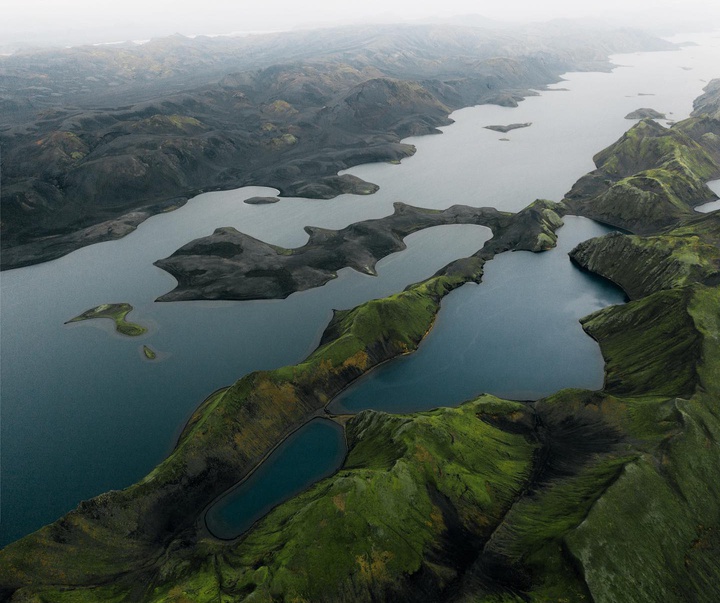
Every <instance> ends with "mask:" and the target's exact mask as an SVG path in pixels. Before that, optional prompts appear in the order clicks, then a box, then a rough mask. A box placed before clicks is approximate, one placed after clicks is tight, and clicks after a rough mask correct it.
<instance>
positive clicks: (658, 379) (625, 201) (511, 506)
mask: <svg viewBox="0 0 720 603" xmlns="http://www.w3.org/2000/svg"><path fill="white" fill-rule="evenodd" d="M711 92H712V91H709V92H708V96H707V97H706V98H705V99H704V100H702V101H701V102H699V103H698V104H697V105H696V110H695V112H694V116H693V117H692V118H690V119H688V120H685V121H683V122H679V123H678V124H677V125H676V126H674V127H673V128H669V129H666V128H662V127H660V126H658V125H657V124H654V122H649V121H642V122H640V123H639V124H637V125H635V126H634V127H633V128H632V129H631V130H630V131H629V132H628V133H627V134H626V135H624V136H623V137H622V138H621V139H620V140H619V141H618V142H616V143H615V144H613V145H611V146H610V147H608V149H606V150H605V151H602V152H601V153H599V154H598V155H597V156H596V157H595V163H596V166H597V169H596V171H594V172H592V173H591V174H588V175H587V176H585V177H584V178H582V179H580V180H579V181H578V182H577V183H576V184H575V186H574V187H573V189H572V190H571V191H570V192H569V193H568V195H567V197H566V199H564V200H563V202H562V203H552V202H549V201H539V202H536V203H535V204H533V205H531V206H530V207H528V208H526V209H525V210H523V211H522V212H519V213H518V214H514V215H508V216H507V217H506V224H505V225H504V227H503V228H500V229H498V230H497V232H495V231H494V235H495V236H494V237H493V239H491V240H490V241H488V242H487V243H486V245H485V246H484V248H483V249H482V250H480V251H479V252H478V253H477V254H475V255H474V256H471V257H469V258H465V259H462V260H457V261H455V262H452V263H451V264H449V265H448V266H446V267H445V268H444V269H442V270H440V271H439V272H438V273H437V274H436V275H434V276H433V277H431V278H429V279H427V280H426V281H423V282H421V283H417V284H415V285H411V286H410V287H408V288H407V289H406V290H404V291H402V292H399V293H397V294H394V295H391V296H389V297H387V298H384V299H379V300H372V301H369V302H367V303H364V304H362V305H360V306H358V307H356V308H354V309H352V310H346V311H339V312H336V313H335V315H334V317H333V319H332V321H331V322H330V324H329V325H328V326H327V328H326V330H325V332H324V334H323V337H322V339H321V341H320V344H319V347H318V348H317V349H316V350H315V351H314V352H313V353H312V354H311V355H310V356H308V357H307V358H306V359H305V360H304V361H302V362H300V363H299V364H297V365H293V366H287V367H284V368H280V369H277V370H273V371H260V372H256V373H252V374H250V375H247V376H245V377H243V378H242V379H240V380H239V381H237V382H236V383H235V384H233V385H232V386H231V387H229V388H227V389H223V390H219V391H218V392H215V393H214V394H213V395H211V396H210V397H208V398H207V400H206V401H205V402H204V403H203V404H202V405H201V406H200V407H199V408H198V410H197V411H196V412H195V413H194V415H193V416H192V418H191V419H190V421H189V422H188V424H187V425H186V427H185V429H184V431H183V433H182V434H181V436H180V439H179V441H178V444H177V446H176V448H175V450H174V451H173V452H172V453H171V454H170V456H169V457H168V458H167V459H166V460H165V461H163V462H162V463H161V464H160V465H159V466H158V467H157V468H156V469H155V470H154V471H153V472H151V473H150V474H149V475H148V476H147V477H146V478H144V479H143V480H141V481H140V482H139V483H137V484H135V485H133V486H131V487H129V488H127V489H125V490H122V491H114V492H109V493H107V494H104V495H102V496H99V497H97V498H94V499H92V500H90V501H87V502H84V503H82V504H81V505H80V506H79V507H78V509H77V510H75V511H73V512H71V513H69V514H68V515H66V516H65V517H64V518H62V519H60V520H58V521H57V522H55V523H53V524H51V525H50V526H47V527H45V528H43V529H41V530H39V531H38V532H36V533H34V534H32V535H30V536H27V537H25V538H23V539H22V540H20V541H18V542H16V543H14V544H11V545H9V546H8V547H6V548H5V549H4V550H3V551H2V552H0V593H2V597H3V598H4V599H6V600H10V599H11V598H12V600H13V601H23V600H33V599H37V600H43V601H58V602H60V601H68V600H70V599H72V600H73V601H112V600H116V601H153V602H155V601H156V602H169V601H188V600H189V601H196V602H198V603H199V602H206V601H207V602H209V601H217V600H223V599H224V600H235V601H248V602H250V601H268V602H269V601H274V600H287V601H289V600H298V601H303V600H304V601H348V600H353V601H439V600H456V601H484V602H488V603H491V602H492V603H498V602H500V601H518V602H519V601H547V600H569V601H583V600H592V601H598V602H603V603H604V602H611V601H623V602H628V603H645V602H647V601H668V602H673V603H680V602H681V601H687V600H698V601H700V600H708V601H709V600H713V599H715V598H717V596H718V595H719V594H720V593H719V591H718V586H717V585H718V579H720V570H719V569H718V568H720V544H719V542H718V537H717V535H718V534H719V533H720V469H719V468H720V447H719V446H718V444H717V443H718V441H720V412H719V411H718V405H717V401H718V399H720V380H719V379H718V374H720V373H719V371H718V368H719V367H720V310H719V309H720V279H718V270H719V268H720V267H719V265H718V252H717V250H718V248H719V247H720V215H719V214H718V212H714V213H710V214H706V215H703V216H698V214H697V213H695V212H694V211H693V207H695V206H696V205H699V204H700V203H702V202H703V201H705V200H707V199H708V198H709V197H710V196H711V193H710V192H709V189H707V187H706V186H705V183H706V182H707V181H708V180H709V179H711V178H717V177H718V176H720V145H719V144H718V141H719V140H720V122H718V120H717V119H716V117H713V112H714V111H716V110H717V106H718V105H717V97H716V96H713V95H712V94H711ZM413 211H421V210H415V209H414V208H413ZM570 211H573V212H578V213H582V214H584V215H589V216H591V217H597V218H598V219H602V220H603V221H604V222H607V223H610V224H616V225H618V226H621V227H622V228H623V229H624V230H626V231H628V234H611V235H607V236H605V237H600V238H598V239H592V240H590V241H587V242H586V243H583V244H581V245H580V246H578V248H576V249H575V250H574V251H573V254H572V255H573V259H574V261H575V262H577V263H578V264H579V265H580V266H582V267H583V268H584V269H586V270H589V271H592V272H594V273H596V274H599V275H601V276H603V277H604V278H608V279H611V280H613V281H614V282H616V283H618V284H619V285H620V286H622V287H623V288H624V289H625V290H626V292H627V293H628V297H629V298H630V301H629V302H628V303H627V304H624V305H619V306H611V307H608V308H605V309H603V310H600V311H598V312H595V313H594V314H592V315H590V316H588V317H586V318H584V319H583V321H582V322H583V328H584V329H585V330H586V331H587V332H588V334H589V335H591V336H592V337H593V338H594V339H596V340H597V341H598V342H599V344H600V348H601V350H602V354H603V357H604V359H605V383H604V386H603V388H602V389H601V390H599V391H587V390H578V389H569V390H563V391H560V392H558V393H556V394H554V395H551V396H549V397H547V398H544V399H541V400H538V401H535V402H519V401H510V400H501V399H498V398H495V397H493V396H487V395H483V396H480V397H478V398H476V399H474V400H470V401H468V402H466V403H465V404H462V405H460V406H459V407H457V408H454V409H444V408H442V409H438V410H435V411H431V412H423V413H416V414H412V415H390V414H387V413H382V412H375V411H364V412H362V413H360V414H358V415H357V416H354V417H350V418H345V420H344V421H343V423H344V424H345V431H346V435H347V441H348V449H349V452H348V455H347V457H346V459H345V462H344V464H343V466H342V468H341V469H340V470H339V471H338V472H337V473H336V474H335V475H333V476H331V477H329V478H327V479H324V480H322V481H320V482H318V483H317V484H315V485H314V486H312V487H310V488H309V489H307V490H306V491H305V492H303V493H302V494H300V495H298V496H295V497H293V498H292V499H290V500H288V501H287V502H285V503H283V504H281V505H280V506H278V507H277V508H275V509H274V510H273V511H271V512H270V513H269V514H268V515H267V516H266V517H265V518H263V519H262V520H260V521H259V522H258V523H256V524H255V525H254V526H253V527H252V528H251V529H250V530H249V531H248V532H247V533H246V534H244V535H243V536H242V537H240V538H238V539H236V540H234V541H231V542H221V541H218V540H217V539H214V538H212V537H210V536H209V535H208V533H207V532H206V531H205V530H204V527H203V514H204V512H205V510H206V509H207V507H208V505H210V504H211V503H212V502H213V501H214V500H216V499H217V497H218V496H220V495H221V494H222V493H223V492H225V491H226V490H227V489H228V488H230V487H231V486H232V485H233V484H235V483H237V482H238V481H239V480H241V479H242V478H243V476H245V475H247V474H248V472H250V471H251V470H252V469H253V468H254V467H255V466H256V465H257V464H258V463H259V462H260V461H261V459H262V458H264V456H265V455H266V454H267V452H268V451H269V450H271V449H272V448H273V447H274V446H275V445H276V444H277V442H279V441H281V440H282V439H283V438H284V437H286V436H287V435H288V434H289V433H292V431H294V429H296V428H297V426H298V425H302V424H303V423H305V422H307V421H308V420H310V419H311V418H312V417H314V416H317V414H318V413H322V412H323V409H324V408H325V406H326V405H327V404H328V402H329V401H330V400H331V399H332V397H333V396H335V395H336V394H337V393H338V392H339V391H340V390H342V389H343V388H344V387H345V386H347V384H348V383H350V382H352V381H353V380H355V379H357V378H358V377H359V376H361V375H363V374H365V373H367V372H368V371H369V370H371V369H372V368H373V367H375V366H377V365H378V364H379V363H381V362H384V361H387V360H389V359H392V358H394V357H397V356H399V355H402V354H407V353H412V351H413V350H415V349H416V348H417V346H418V344H419V343H420V341H422V339H423V338H424V336H425V335H426V334H427V332H428V330H429V329H430V328H431V327H432V324H433V321H434V319H435V316H436V314H437V312H438V310H439V307H440V302H441V300H442V298H443V297H444V296H445V295H447V294H448V293H449V292H450V291H452V290H454V289H456V288H457V287H459V286H461V285H462V284H464V283H467V282H479V281H481V279H482V273H483V265H484V262H485V261H486V259H487V258H489V257H492V255H493V254H495V253H500V252H502V251H505V250H509V249H519V248H524V249H528V248H531V249H534V250H535V251H538V252H542V250H543V249H547V248H549V247H551V246H552V245H553V243H554V241H553V236H554V235H553V233H554V230H555V229H556V228H557V226H559V224H560V220H559V216H560V215H562V214H563V213H567V212H570ZM338 232H340V231H338ZM529 233H530V234H529ZM337 236H338V235H337V233H335V234H334V235H333V237H337ZM331 238H332V237H331ZM639 493H642V495H639ZM409 501H410V503H411V504H409ZM609 576H611V577H612V579H608V577H609ZM639 577H641V579H639Z"/></svg>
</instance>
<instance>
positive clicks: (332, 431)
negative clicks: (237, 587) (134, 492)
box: [205, 419, 347, 539]
mask: <svg viewBox="0 0 720 603" xmlns="http://www.w3.org/2000/svg"><path fill="white" fill-rule="evenodd" d="M346 452H347V447H346V445H345V436H344V433H343V429H342V427H340V426H339V425H337V424H336V423H333V422H332V421H328V420H327V419H314V420H313V421H310V422H309V423H307V424H306V425H304V426H303V427H301V428H300V429H299V430H298V431H296V432H295V433H294V434H292V435H291V436H290V437H289V438H288V439H287V440H285V441H284V442H283V443H282V444H281V445H280V446H279V447H278V448H277V449H276V450H274V451H273V453H272V454H271V455H270V456H269V457H268V458H267V459H266V460H265V462H263V464H262V465H260V467H258V469H257V470H256V471H255V472H254V473H253V474H252V475H250V477H248V478H247V479H246V480H245V481H244V482H243V483H242V484H240V485H239V486H238V487H237V488H236V489H234V490H232V491H231V492H229V493H228V494H226V495H225V496H223V497H222V498H221V499H219V500H218V502H216V503H215V504H214V505H213V506H212V507H211V508H210V510H209V511H208V512H207V514H206V515H205V521H206V525H207V527H208V529H209V530H210V532H211V533H212V534H213V535H215V536H217V537H218V538H225V539H230V538H234V537H236V536H238V535H239V534H241V533H242V532H244V531H245V530H247V529H248V528H249V527H250V526H251V525H252V524H253V523H254V522H255V521H256V520H258V519H259V518H261V517H262V516H263V515H265V514H266V513H267V512H268V511H269V509H270V508H272V507H274V506H275V505H277V504H279V503H281V502H283V501H284V500H287V499H288V498H289V497H291V496H293V495H294V494H297V493H298V492H301V491H302V490H304V489H305V488H307V487H308V485H309V484H311V483H314V482H316V481H318V480H320V479H322V478H323V477H327V476H328V475H331V474H332V473H334V472H335V471H337V469H338V468H339V467H340V466H341V465H342V462H343V460H344V458H345V454H346Z"/></svg>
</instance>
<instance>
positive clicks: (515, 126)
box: [485, 122, 532, 134]
mask: <svg viewBox="0 0 720 603" xmlns="http://www.w3.org/2000/svg"><path fill="white" fill-rule="evenodd" d="M530 126H532V123H531V122H527V123H522V124H510V125H507V126H485V129H486V130H493V131H494V132H502V133H503V134H507V133H508V132H511V131H512V130H517V129H518V128H529V127H530Z"/></svg>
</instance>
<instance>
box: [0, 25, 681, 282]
mask: <svg viewBox="0 0 720 603" xmlns="http://www.w3.org/2000/svg"><path fill="white" fill-rule="evenodd" d="M667 47H668V44H667V43H665V42H662V41H660V40H657V39H654V38H651V37H648V36H646V35H644V34H641V33H639V32H632V31H627V30H623V31H605V32H600V33H599V32H594V31H589V30H588V31H578V30H572V31H566V30H563V29H559V28H558V26H557V25H549V26H547V27H545V28H535V29H533V30H530V31H528V30H524V31H508V30H503V31H502V32H494V31H491V30H485V29H477V28H470V27H449V26H427V25H422V26H404V27H398V26H384V27H373V28H362V27H360V28H352V29H330V30H321V31H314V32H295V33H288V34H273V35H267V36H251V37H244V38H207V37H198V38H194V39H189V38H185V37H183V36H172V37H170V38H164V39H159V40H153V41H151V42H149V43H147V44H145V45H135V44H125V45H112V46H87V47H78V48H70V49H58V50H45V51H35V52H23V53H18V54H15V55H12V56H10V57H3V58H2V59H0V148H1V150H2V184H3V186H2V196H1V197H0V203H1V208H2V249H3V256H2V268H12V267H18V266H22V265H27V264H32V263H36V262H39V261H44V260H47V259H51V258H54V257H58V256H60V255H63V254H65V253H68V252H69V251H71V250H73V249H76V248H78V247H80V246H83V245H87V244H89V243H92V242H97V241H100V240H105V239H109V238H116V237H117V236H122V235H124V234H127V232H130V231H131V230H132V228H134V227H135V226H136V225H137V223H139V221H141V220H142V219H144V218H145V217H147V216H149V215H152V214H153V213H157V212H158V211H163V210H165V209H167V207H168V206H169V205H170V206H177V205H178V204H180V203H182V202H183V201H184V199H186V198H188V197H189V196H192V195H194V194H197V193H198V192H201V191H203V190H209V189H228V188H234V187H239V186H243V185H249V184H257V185H268V186H274V187H277V188H278V189H280V191H281V193H282V194H285V195H303V196H308V197H316V198H329V197H332V196H335V195H337V194H340V193H347V192H350V193H360V194H369V193H371V192H373V190H374V188H373V187H372V186H370V185H369V184H368V183H364V182H358V181H351V180H349V179H347V178H345V179H339V178H337V177H336V174H337V172H338V171H339V170H342V169H345V168H348V167H351V166H353V165H357V164H359V163H366V162H371V161H389V160H397V159H400V158H402V157H406V156H408V155H410V154H412V153H413V152H414V149H413V148H412V147H411V146H409V145H404V144H401V143H400V140H401V139H402V138H404V137H406V136H409V135H417V134H427V133H432V132H436V131H437V130H436V128H437V126H440V125H445V124H447V123H449V119H448V114H449V113H450V112H451V111H452V110H453V109H456V108H459V107H463V106H468V105H472V104H477V103H498V104H503V105H510V106H512V105H514V104H516V103H517V102H518V101H519V100H521V99H522V98H523V97H524V96H526V95H528V94H531V92H529V88H540V87H542V86H544V85H546V84H548V83H551V82H555V81H557V80H558V78H559V74H561V73H563V72H565V71H568V70H570V69H573V70H578V69H599V68H607V63H606V62H605V61H606V57H607V54H608V53H610V52H626V51H632V50H640V49H643V50H648V49H660V48H667Z"/></svg>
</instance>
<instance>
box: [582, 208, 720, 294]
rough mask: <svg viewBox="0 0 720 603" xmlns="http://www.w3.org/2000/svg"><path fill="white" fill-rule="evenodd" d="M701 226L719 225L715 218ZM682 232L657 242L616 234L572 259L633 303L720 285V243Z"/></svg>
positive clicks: (585, 244) (594, 242)
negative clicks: (664, 293) (701, 285)
mask: <svg viewBox="0 0 720 603" xmlns="http://www.w3.org/2000/svg"><path fill="white" fill-rule="evenodd" d="M701 220H702V222H705V223H712V224H714V225H716V224H717V222H718V220H717V217H715V216H710V217H708V218H702V219H701ZM696 225H697V223H696ZM708 225H709V224H708ZM692 230H697V229H692ZM701 230H702V229H701ZM679 232H680V230H671V231H670V232H669V233H668V234H667V235H660V236H654V237H639V236H635V235H623V234H620V233H611V234H609V235H606V236H604V237H601V238H597V239H590V240H589V241H585V242H583V243H581V244H580V245H578V246H577V247H576V248H575V249H573V250H572V252H571V253H570V257H571V258H572V259H573V261H575V262H576V263H577V264H579V265H580V266H582V267H583V268H585V269H587V270H589V271H590V272H594V273H596V274H599V275H601V276H604V277H605V278H607V279H609V280H611V281H613V282H614V283H615V284H617V285H619V286H620V287H622V289H623V290H624V291H625V293H627V295H628V297H630V299H638V298H641V297H644V296H646V295H650V294H651V293H655V292H656V291H660V290H663V289H673V288H676V287H684V286H685V285H689V284H692V283H705V284H709V285H713V284H717V283H718V282H719V281H720V249H719V247H718V244H720V239H719V238H717V237H714V236H707V233H705V232H701V234H700V235H698V234H694V233H693V234H686V235H679V234H678V233H679ZM703 235H705V236H703Z"/></svg>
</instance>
